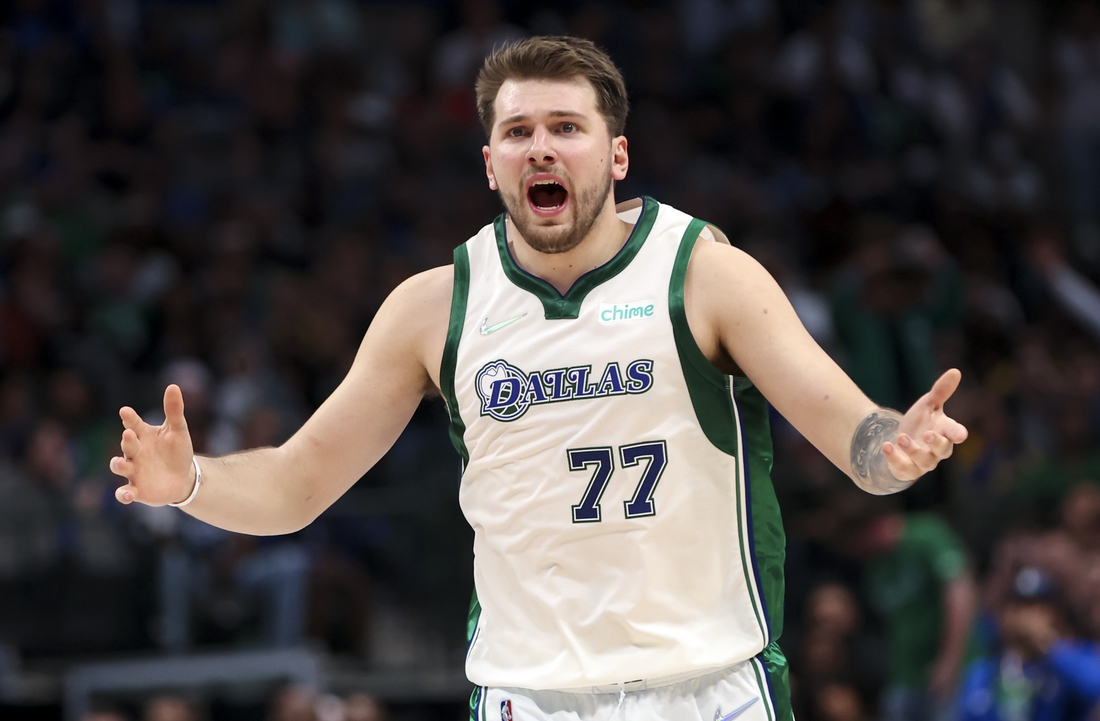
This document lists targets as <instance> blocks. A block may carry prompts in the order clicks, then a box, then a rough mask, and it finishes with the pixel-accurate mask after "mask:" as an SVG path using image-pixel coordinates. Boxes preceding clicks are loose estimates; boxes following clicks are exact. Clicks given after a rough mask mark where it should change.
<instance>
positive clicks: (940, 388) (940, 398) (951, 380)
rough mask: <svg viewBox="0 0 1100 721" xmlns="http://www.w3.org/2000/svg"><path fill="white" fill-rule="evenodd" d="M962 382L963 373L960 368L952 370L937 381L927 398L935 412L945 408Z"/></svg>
mask: <svg viewBox="0 0 1100 721" xmlns="http://www.w3.org/2000/svg"><path fill="white" fill-rule="evenodd" d="M960 381H962V371H960V370H959V369H958V368H952V369H951V370H949V371H947V372H946V373H944V374H943V375H942V376H940V377H939V378H937V379H936V382H935V383H933V384H932V390H930V391H928V396H927V398H928V402H929V403H931V404H932V408H933V410H939V409H940V408H942V407H943V404H944V403H946V402H947V399H948V398H950V397H951V395H952V394H953V393H954V392H955V391H956V390H957V389H958V387H959V382H960Z"/></svg>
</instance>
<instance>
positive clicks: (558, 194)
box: [527, 180, 569, 213]
mask: <svg viewBox="0 0 1100 721" xmlns="http://www.w3.org/2000/svg"><path fill="white" fill-rule="evenodd" d="M568 199H569V191H568V190H566V189H565V188H564V187H563V186H562V185H561V183H558V182H556V181H553V180H539V181H536V182H534V183H532V184H531V186H530V187H529V188H528V189H527V200H528V201H529V202H530V203H531V207H532V208H534V209H535V211H536V212H538V213H555V212H557V211H559V210H561V209H562V208H564V207H565V203H566V201H567V200H568Z"/></svg>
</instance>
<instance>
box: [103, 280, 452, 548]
mask: <svg viewBox="0 0 1100 721" xmlns="http://www.w3.org/2000/svg"><path fill="white" fill-rule="evenodd" d="M452 273H453V271H452V269H451V268H449V267H447V268H437V269H435V270H431V271H428V272H426V273H421V274H420V275H417V276H414V277H412V278H410V279H409V280H407V281H405V282H404V283H402V284H401V285H400V286H399V287H398V288H397V289H396V290H395V291H394V292H393V293H392V294H391V295H390V297H389V298H388V299H387V300H386V302H385V303H384V304H383V305H382V307H381V308H380V309H379V311H378V314H377V315H376V316H375V319H374V322H373V323H372V324H371V327H370V329H369V330H368V331H367V334H366V336H365V337H364V339H363V343H362V345H361V346H360V348H359V352H358V354H357V355H356V358H355V362H354V363H353V364H352V368H351V370H350V371H349V372H348V375H347V377H346V378H345V379H344V381H343V382H342V383H341V384H340V386H339V387H338V388H337V389H336V390H335V391H334V392H333V393H332V395H331V396H330V397H329V398H328V399H327V400H326V401H325V402H324V403H323V404H322V405H321V407H320V408H318V409H317V411H316V412H315V413H314V414H313V416H312V417H310V419H309V420H308V421H307V422H306V423H305V425H303V426H302V428H301V429H300V430H299V431H298V432H297V433H295V434H294V435H293V436H292V437H291V438H290V440H288V441H287V442H286V443H284V444H283V445H282V446H279V447H278V448H261V449H254V450H249V451H244V452H242V453H236V454H232V455H229V456H223V457H219V458H208V457H203V458H200V459H199V463H200V465H201V467H202V474H203V480H202V486H201V488H200V489H199V492H198V493H197V494H196V496H195V498H194V500H193V501H192V502H191V503H190V504H188V505H187V507H186V508H185V510H186V511H187V512H188V513H190V514H191V515H193V516H195V517H196V518H199V519H201V520H203V521H206V522H207V523H210V524H212V525H215V526H219V527H221V528H225V529H228V530H231V531H237V532H240V533H251V534H255V535H272V534H280V533H290V532H293V531H296V530H299V529H300V528H302V527H303V526H305V525H307V524H309V523H310V522H311V521H312V520H313V519H315V518H316V517H317V516H318V515H320V514H321V512H322V511H323V510H325V509H326V508H328V507H329V506H330V505H331V504H332V503H333V502H334V501H335V500H336V499H337V498H339V497H340V496H341V495H342V494H343V493H344V492H345V491H346V490H347V489H348V488H350V487H351V485H352V484H353V483H355V481H357V480H358V479H359V478H360V477H361V476H362V475H363V474H364V473H366V471H367V470H368V469H370V467H371V466H373V465H374V464H375V463H376V462H377V461H378V459H379V458H381V457H382V455H383V454H384V453H385V452H386V451H387V450H389V448H390V446H391V445H393V443H394V441H395V440H397V437H398V435H400V433H401V431H402V429H404V427H405V425H406V424H407V423H408V421H409V419H410V418H411V417H412V414H413V412H414V411H415V410H416V407H417V405H418V404H419V403H420V400H421V399H422V398H423V397H424V395H425V394H426V393H430V392H432V390H433V389H434V388H436V387H438V381H439V378H438V373H439V365H440V358H441V357H442V353H443V344H444V341H445V339H446V333H447V320H448V315H449V311H450V302H451V281H452V277H453V276H452ZM164 414H165V419H166V420H165V422H164V424H163V425H160V426H152V425H149V424H148V423H145V422H144V421H143V420H141V418H140V417H139V416H138V414H137V413H136V412H134V410H133V409H132V408H123V409H122V410H121V411H120V413H119V415H120V417H121V418H122V422H123V426H124V428H125V430H124V431H123V433H122V452H123V455H122V456H120V457H115V458H113V459H111V470H112V471H113V472H114V473H116V474H118V475H120V476H123V477H124V478H126V480H127V483H126V484H125V485H123V486H121V487H119V488H118V489H117V491H116V493H115V495H116V497H117V498H118V500H119V501H121V502H122V503H131V502H133V501H138V502H141V503H147V504H149V505H164V504H167V503H177V502H180V501H182V500H184V499H185V498H187V497H188V495H189V494H190V493H191V491H192V489H193V488H194V485H195V470H194V467H193V465H192V463H191V454H192V446H191V439H190V436H189V434H188V432H187V421H186V419H185V417H184V403H183V397H182V394H181V393H180V390H179V388H178V387H176V386H169V387H168V389H167V390H166V391H165V394H164Z"/></svg>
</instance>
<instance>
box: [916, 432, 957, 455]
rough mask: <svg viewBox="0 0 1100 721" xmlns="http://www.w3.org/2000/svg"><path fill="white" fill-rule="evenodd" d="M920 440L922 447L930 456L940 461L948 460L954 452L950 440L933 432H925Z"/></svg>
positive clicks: (953, 445)
mask: <svg viewBox="0 0 1100 721" xmlns="http://www.w3.org/2000/svg"><path fill="white" fill-rule="evenodd" d="M921 440H923V441H924V445H925V446H926V447H927V448H928V450H929V451H930V452H931V453H932V455H933V456H935V457H936V458H938V459H940V460H943V459H944V458H949V457H950V456H951V453H952V452H953V451H954V450H955V444H954V443H953V442H952V441H951V439H950V438H948V437H947V436H945V435H943V434H941V433H936V432H935V431H928V432H926V433H925V434H924V436H923V438H922V439H921Z"/></svg>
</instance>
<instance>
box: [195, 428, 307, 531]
mask: <svg viewBox="0 0 1100 721" xmlns="http://www.w3.org/2000/svg"><path fill="white" fill-rule="evenodd" d="M198 462H199V466H200V467H201V468H202V485H201V486H200V488H199V489H198V492H197V493H196V494H195V498H194V500H192V501H191V503H189V504H187V505H186V506H184V507H183V508H182V509H181V510H183V511H185V512H187V513H188V514H190V515H192V516H194V517H195V518H198V519H199V520H201V521H205V522H206V523H209V524H211V525H213V526H217V527H219V528H224V529H226V530H229V531H235V532H237V533H247V534H250V535H254V536H274V535H279V534H284V533H293V532H294V531H298V530H300V529H302V528H303V527H305V526H306V525H308V524H309V523H310V522H311V521H313V519H315V518H316V517H317V516H318V515H320V513H321V511H323V510H324V508H325V505H322V504H321V503H319V502H318V496H319V494H317V493H315V492H314V487H313V483H312V482H311V479H310V478H309V476H308V474H307V473H306V471H305V469H304V468H301V467H299V466H298V464H296V463H295V462H294V461H293V459H292V458H291V456H290V454H288V453H287V452H286V450H285V449H284V448H256V449H252V450H249V451H244V452H241V453H234V454H232V455H228V456H219V457H207V456H200V457H199V459H198ZM180 500H183V499H180Z"/></svg>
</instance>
